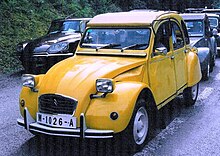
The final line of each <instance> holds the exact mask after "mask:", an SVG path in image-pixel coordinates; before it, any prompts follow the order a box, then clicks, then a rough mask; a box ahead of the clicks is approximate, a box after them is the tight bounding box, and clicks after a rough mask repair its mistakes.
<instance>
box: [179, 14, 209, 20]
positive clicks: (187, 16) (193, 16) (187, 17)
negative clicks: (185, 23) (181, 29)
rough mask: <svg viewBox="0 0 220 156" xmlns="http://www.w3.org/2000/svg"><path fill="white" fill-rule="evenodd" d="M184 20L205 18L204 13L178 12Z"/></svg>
mask: <svg viewBox="0 0 220 156" xmlns="http://www.w3.org/2000/svg"><path fill="white" fill-rule="evenodd" d="M180 15H181V16H182V17H183V19H184V20H194V19H195V20H198V19H205V17H206V13H184V14H180Z"/></svg>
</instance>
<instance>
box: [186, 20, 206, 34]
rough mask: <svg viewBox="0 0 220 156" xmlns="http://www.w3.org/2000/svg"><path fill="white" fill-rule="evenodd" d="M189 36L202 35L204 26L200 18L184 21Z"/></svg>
mask: <svg viewBox="0 0 220 156" xmlns="http://www.w3.org/2000/svg"><path fill="white" fill-rule="evenodd" d="M185 22H186V27H187V30H188V33H189V36H191V37H192V36H203V34H204V26H203V22H202V21H201V20H190V21H185Z"/></svg>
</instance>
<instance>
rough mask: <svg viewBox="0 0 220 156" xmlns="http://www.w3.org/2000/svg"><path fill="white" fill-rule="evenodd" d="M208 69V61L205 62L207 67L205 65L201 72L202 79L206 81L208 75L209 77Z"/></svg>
mask: <svg viewBox="0 0 220 156" xmlns="http://www.w3.org/2000/svg"><path fill="white" fill-rule="evenodd" d="M210 69H211V67H210V63H209V62H207V67H206V69H205V70H204V71H203V72H202V79H203V80H204V81H207V80H208V79H209V77H210Z"/></svg>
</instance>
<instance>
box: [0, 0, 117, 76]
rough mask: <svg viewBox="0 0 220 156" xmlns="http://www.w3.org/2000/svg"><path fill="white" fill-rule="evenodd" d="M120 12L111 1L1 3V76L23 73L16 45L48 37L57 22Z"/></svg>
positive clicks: (16, 0)
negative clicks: (2, 74) (71, 17)
mask: <svg viewBox="0 0 220 156" xmlns="http://www.w3.org/2000/svg"><path fill="white" fill-rule="evenodd" d="M118 10H120V8H118V7H117V6H115V5H114V4H112V1H111V0H100V1H98V0H97V1H96V2H95V1H90V0H59V1H57V0H0V22H1V24H0V36H1V37H0V73H1V72H14V71H18V70H20V69H22V66H21V63H20V61H19V60H18V58H17V56H16V45H17V44H18V43H19V42H23V41H26V40H30V39H34V38H38V37H40V36H42V35H44V34H45V33H46V32H47V30H48V27H49V25H50V22H51V21H52V20H53V19H56V18H61V17H66V16H67V15H70V14H72V15H73V17H93V16H94V15H96V14H98V13H104V12H113V11H118Z"/></svg>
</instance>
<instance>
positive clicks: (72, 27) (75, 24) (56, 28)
mask: <svg viewBox="0 0 220 156" xmlns="http://www.w3.org/2000/svg"><path fill="white" fill-rule="evenodd" d="M79 25H80V21H59V22H52V24H51V27H50V29H49V34H52V33H58V32H64V33H65V32H68V33H75V32H79V31H80V30H79V27H80V26H79Z"/></svg>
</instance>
